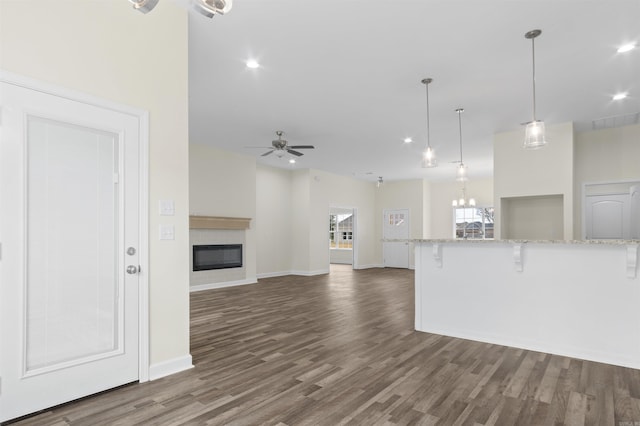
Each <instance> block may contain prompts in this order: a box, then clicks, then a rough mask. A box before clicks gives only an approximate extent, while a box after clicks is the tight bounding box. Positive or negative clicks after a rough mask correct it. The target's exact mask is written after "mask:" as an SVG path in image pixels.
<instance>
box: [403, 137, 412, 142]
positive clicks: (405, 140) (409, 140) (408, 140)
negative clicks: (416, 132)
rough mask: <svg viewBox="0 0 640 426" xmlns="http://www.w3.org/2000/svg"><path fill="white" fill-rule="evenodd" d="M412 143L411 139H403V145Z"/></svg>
mask: <svg viewBox="0 0 640 426" xmlns="http://www.w3.org/2000/svg"><path fill="white" fill-rule="evenodd" d="M411 142H413V139H411V138H404V143H411Z"/></svg>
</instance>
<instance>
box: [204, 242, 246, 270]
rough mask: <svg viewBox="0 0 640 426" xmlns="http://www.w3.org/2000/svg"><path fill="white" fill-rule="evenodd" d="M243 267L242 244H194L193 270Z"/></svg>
mask: <svg viewBox="0 0 640 426" xmlns="http://www.w3.org/2000/svg"><path fill="white" fill-rule="evenodd" d="M225 268H242V244H214V245H194V246H193V270H194V271H207V270H209V269H225Z"/></svg>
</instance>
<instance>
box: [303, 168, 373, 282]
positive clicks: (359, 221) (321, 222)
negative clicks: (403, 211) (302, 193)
mask: <svg viewBox="0 0 640 426" xmlns="http://www.w3.org/2000/svg"><path fill="white" fill-rule="evenodd" d="M305 180H306V183H307V184H308V187H309V188H310V191H309V196H310V198H309V199H310V209H309V211H308V216H307V217H306V218H305V221H306V223H307V227H308V232H309V269H308V271H310V272H311V273H322V272H323V271H324V272H328V270H329V235H328V220H329V208H330V207H352V208H354V209H356V232H355V243H354V244H355V246H356V247H355V250H356V252H355V254H356V256H355V259H354V265H353V267H354V268H367V267H371V266H378V265H379V258H380V255H379V254H378V253H376V249H375V246H376V241H375V239H376V235H375V231H374V226H375V215H374V210H375V189H376V188H375V184H374V183H371V182H365V181H361V180H356V179H353V178H350V177H346V176H339V175H335V174H332V173H328V172H324V171H320V170H313V169H312V170H309V171H308V173H307V174H306V175H305ZM302 183H304V182H302Z"/></svg>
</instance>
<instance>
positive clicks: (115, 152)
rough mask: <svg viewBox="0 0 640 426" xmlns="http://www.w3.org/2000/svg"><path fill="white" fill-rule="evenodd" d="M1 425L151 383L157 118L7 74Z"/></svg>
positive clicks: (0, 208)
mask: <svg viewBox="0 0 640 426" xmlns="http://www.w3.org/2000/svg"><path fill="white" fill-rule="evenodd" d="M0 91H1V93H2V97H1V102H2V104H1V105H0V107H1V108H0V114H1V119H2V127H1V129H0V130H1V132H2V139H1V142H0V197H1V198H0V235H1V236H2V241H1V242H0V243H1V244H2V258H1V259H0V261H1V262H2V263H1V265H2V268H1V269H0V292H1V293H0V334H1V335H2V339H1V340H0V375H1V376H2V383H1V384H2V389H1V392H0V421H5V420H9V419H12V418H16V417H20V416H23V415H27V414H30V413H33V412H35V411H38V410H42V409H45V408H48V407H51V406H55V405H58V404H61V403H64V402H68V401H71V400H74V399H77V398H81V397H83V396H87V395H90V394H93V393H96V392H100V391H103V390H106V389H110V388H113V387H117V386H120V385H122V384H126V383H130V382H132V381H138V380H146V378H147V377H148V353H147V349H146V348H147V347H148V332H147V322H146V319H143V317H144V316H143V315H142V313H143V312H147V300H148V297H147V295H148V277H147V275H146V273H141V272H140V271H141V270H142V271H146V270H147V265H148V260H147V259H148V253H147V252H146V247H147V244H146V240H147V231H146V229H147V226H146V225H147V218H146V215H143V214H141V213H142V212H143V211H146V203H147V201H146V199H147V190H146V185H147V183H146V178H145V177H144V176H145V174H146V164H145V163H144V162H143V160H142V159H143V158H146V150H147V142H146V136H145V135H146V126H147V122H148V121H147V116H146V113H144V112H142V111H138V110H134V109H132V108H128V107H125V106H121V105H117V104H113V103H110V102H107V101H103V100H100V99H96V98H93V97H90V96H85V95H79V94H76V93H70V92H67V91H66V90H64V89H60V88H56V87H53V86H49V85H45V84H42V83H37V82H33V81H31V80H27V79H24V78H21V77H19V76H13V75H9V74H8V73H0Z"/></svg>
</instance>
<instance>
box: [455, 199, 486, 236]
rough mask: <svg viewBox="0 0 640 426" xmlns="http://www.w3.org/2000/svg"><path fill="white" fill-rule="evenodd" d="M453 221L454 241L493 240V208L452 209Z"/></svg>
mask: <svg viewBox="0 0 640 426" xmlns="http://www.w3.org/2000/svg"><path fill="white" fill-rule="evenodd" d="M453 219H454V220H453V223H454V225H453V237H454V238H456V239H461V238H463V239H476V240H477V239H492V238H493V207H454V208H453Z"/></svg>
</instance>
